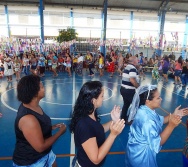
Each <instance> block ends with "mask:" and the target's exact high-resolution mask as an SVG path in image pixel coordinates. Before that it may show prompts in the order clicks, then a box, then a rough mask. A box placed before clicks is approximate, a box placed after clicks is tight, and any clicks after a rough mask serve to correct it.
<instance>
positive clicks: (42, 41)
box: [39, 0, 44, 44]
mask: <svg viewBox="0 0 188 167" xmlns="http://www.w3.org/2000/svg"><path fill="white" fill-rule="evenodd" d="M43 10H44V2H43V0H40V5H39V17H40V39H41V43H42V44H43V43H44V15H43Z"/></svg>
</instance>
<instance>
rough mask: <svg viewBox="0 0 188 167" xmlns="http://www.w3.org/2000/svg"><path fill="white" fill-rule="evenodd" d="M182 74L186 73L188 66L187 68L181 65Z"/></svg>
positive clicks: (187, 73)
mask: <svg viewBox="0 0 188 167" xmlns="http://www.w3.org/2000/svg"><path fill="white" fill-rule="evenodd" d="M182 74H186V75H188V68H187V66H183V69H182Z"/></svg>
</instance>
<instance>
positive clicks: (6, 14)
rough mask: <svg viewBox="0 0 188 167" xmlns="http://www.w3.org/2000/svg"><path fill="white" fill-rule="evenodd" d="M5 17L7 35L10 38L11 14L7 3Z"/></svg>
mask: <svg viewBox="0 0 188 167" xmlns="http://www.w3.org/2000/svg"><path fill="white" fill-rule="evenodd" d="M5 17H6V25H7V36H8V37H9V38H10V26H9V14H8V6H7V5H5Z"/></svg>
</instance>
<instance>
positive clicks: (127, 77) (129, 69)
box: [120, 56, 139, 124]
mask: <svg viewBox="0 0 188 167" xmlns="http://www.w3.org/2000/svg"><path fill="white" fill-rule="evenodd" d="M137 65H138V59H137V57H136V56H132V57H130V58H129V62H128V65H127V66H126V67H125V68H124V70H123V74H122V84H121V88H120V93H121V95H122V97H123V102H124V105H123V108H122V113H121V118H122V119H124V120H125V121H126V123H127V124H129V122H128V115H127V111H128V108H129V106H130V104H131V103H132V100H133V96H134V94H135V90H136V88H138V87H139V83H138V81H139V76H138V71H137V69H136V66H137Z"/></svg>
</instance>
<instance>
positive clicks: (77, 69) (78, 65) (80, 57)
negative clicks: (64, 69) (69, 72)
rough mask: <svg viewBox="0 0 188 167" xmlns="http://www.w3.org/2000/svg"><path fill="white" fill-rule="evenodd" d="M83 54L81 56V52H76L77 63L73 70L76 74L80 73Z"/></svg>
mask: <svg viewBox="0 0 188 167" xmlns="http://www.w3.org/2000/svg"><path fill="white" fill-rule="evenodd" d="M83 60H84V58H83V56H82V53H79V54H78V62H77V63H78V64H77V67H76V70H75V72H76V73H77V74H78V75H82V69H83Z"/></svg>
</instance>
